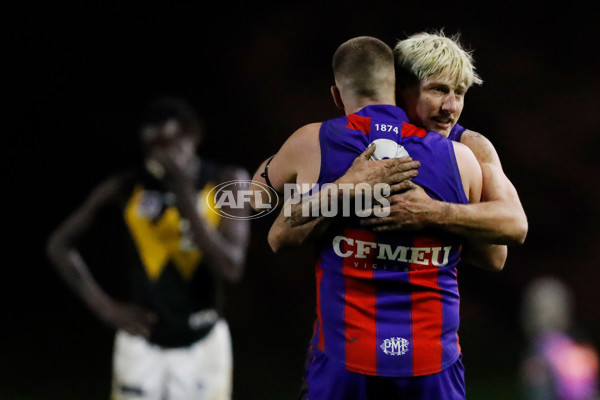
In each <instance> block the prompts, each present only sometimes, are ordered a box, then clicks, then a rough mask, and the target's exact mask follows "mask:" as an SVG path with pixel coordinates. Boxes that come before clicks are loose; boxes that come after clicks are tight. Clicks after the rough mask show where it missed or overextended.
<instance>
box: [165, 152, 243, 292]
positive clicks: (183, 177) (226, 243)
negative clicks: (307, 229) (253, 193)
mask: <svg viewBox="0 0 600 400" xmlns="http://www.w3.org/2000/svg"><path fill="white" fill-rule="evenodd" d="M155 159H156V161H158V163H159V164H160V165H161V166H162V168H163V169H164V178H163V181H164V183H165V186H167V188H169V189H170V190H171V191H172V192H173V193H174V194H175V205H176V207H177V209H178V210H179V212H180V214H181V216H182V217H183V218H184V219H185V220H186V221H188V222H189V223H190V232H191V233H192V239H193V241H194V244H195V245H196V247H198V248H199V249H200V250H201V251H202V254H203V256H204V257H206V260H207V265H208V267H209V268H210V269H211V270H212V271H213V273H215V274H216V275H217V276H221V277H223V278H225V279H227V280H229V281H232V282H237V281H239V280H240V279H241V277H242V275H243V270H244V265H245V259H246V251H247V247H248V242H249V237H250V222H249V220H248V219H247V217H248V216H249V215H250V212H251V210H250V207H249V206H247V205H246V206H245V207H239V208H235V207H230V206H226V205H223V206H222V207H220V209H221V211H222V212H225V213H227V214H228V215H231V216H233V217H237V218H221V220H220V222H219V226H218V228H216V229H214V228H212V227H211V226H210V225H209V224H208V223H207V222H206V221H205V219H204V218H202V217H201V216H200V214H199V213H198V209H197V201H196V198H197V197H196V189H195V188H194V177H193V176H190V175H189V174H186V173H185V168H184V167H183V165H179V164H180V163H178V162H177V154H171V152H169V151H165V152H162V153H160V154H158V155H156V156H155ZM249 178H250V175H249V174H248V172H247V171H246V170H244V169H242V168H238V167H236V168H234V167H227V168H225V169H224V170H223V171H222V172H221V174H220V179H219V182H216V184H219V183H223V182H228V181H236V180H238V181H246V182H247V181H248V180H249ZM238 190H239V187H238V186H237V185H231V191H232V196H233V198H234V199H235V198H237V191H238ZM209 212H214V211H212V210H210V211H209Z"/></svg>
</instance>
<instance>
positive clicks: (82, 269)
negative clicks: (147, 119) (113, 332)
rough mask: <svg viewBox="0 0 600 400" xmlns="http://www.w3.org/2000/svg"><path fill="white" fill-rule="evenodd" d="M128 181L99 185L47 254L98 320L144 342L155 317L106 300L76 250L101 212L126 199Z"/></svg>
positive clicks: (124, 177) (52, 237)
mask: <svg viewBox="0 0 600 400" xmlns="http://www.w3.org/2000/svg"><path fill="white" fill-rule="evenodd" d="M130 178H131V177H128V176H127V175H126V174H123V175H115V176H113V177H111V178H109V179H107V180H106V181H105V182H103V183H101V184H100V185H98V186H97V187H96V188H95V189H94V190H93V191H92V192H91V194H90V195H89V196H88V198H87V200H86V201H85V202H84V203H83V205H81V206H80V207H79V208H78V209H77V210H75V211H74V212H73V213H72V214H71V215H70V216H69V217H68V218H67V219H66V220H65V221H64V222H63V223H62V224H61V225H60V226H59V227H58V228H57V229H56V230H55V231H54V232H53V233H52V234H51V235H50V238H49V240H48V243H47V252H48V256H49V258H50V260H51V261H52V263H53V264H54V266H55V267H56V268H57V269H58V272H59V274H60V276H61V277H62V278H63V280H64V281H65V282H66V283H67V285H68V286H69V287H70V288H71V289H72V290H73V291H74V292H75V293H76V294H77V295H79V296H80V297H81V298H82V299H83V301H84V303H85V304H86V305H87V306H88V307H89V308H90V309H91V310H92V311H93V312H94V313H95V314H96V315H97V316H98V318H100V319H101V320H102V321H103V322H105V323H106V324H108V325H109V326H111V327H114V328H118V329H123V330H125V331H127V332H129V333H131V334H133V335H142V336H144V337H146V338H147V337H149V335H150V330H151V326H152V324H153V323H154V322H155V321H156V316H155V315H154V314H153V313H151V312H150V311H148V310H145V309H142V308H140V307H138V306H135V305H133V304H125V303H122V302H119V301H117V300H115V299H113V298H112V297H111V296H109V295H108V294H107V293H106V292H105V291H104V290H103V289H102V288H101V287H100V285H99V284H98V283H97V282H96V280H94V278H93V277H92V274H91V273H90V270H89V268H88V265H87V263H86V262H85V260H84V259H83V257H82V256H81V254H80V252H79V250H78V249H77V245H78V241H79V240H80V239H81V238H82V237H83V236H84V235H85V234H86V233H87V232H88V231H89V230H90V229H91V228H92V226H93V225H94V222H95V221H96V220H97V218H98V215H99V212H100V211H101V209H102V208H103V207H105V206H108V205H109V204H111V203H112V202H114V201H117V200H118V199H119V198H120V197H121V196H126V195H127V194H126V190H127V187H128V186H129V179H130Z"/></svg>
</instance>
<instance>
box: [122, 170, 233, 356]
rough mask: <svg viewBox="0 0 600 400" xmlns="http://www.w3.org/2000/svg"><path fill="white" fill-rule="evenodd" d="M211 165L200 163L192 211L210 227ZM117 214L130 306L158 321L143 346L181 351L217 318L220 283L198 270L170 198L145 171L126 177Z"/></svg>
mask: <svg viewBox="0 0 600 400" xmlns="http://www.w3.org/2000/svg"><path fill="white" fill-rule="evenodd" d="M217 179H218V168H217V165H215V164H212V163H209V162H208V161H205V160H202V161H200V163H199V173H198V176H197V181H196V185H195V186H196V190H197V196H198V197H197V204H198V209H199V212H200V214H201V216H202V217H203V218H205V220H206V221H208V224H209V225H211V226H213V227H216V226H218V224H219V216H218V215H217V214H215V213H214V212H211V211H210V210H209V208H208V206H207V205H206V201H205V200H206V196H207V194H208V192H209V191H210V189H211V188H212V187H213V186H214V185H215V184H218V183H219V182H218V180H217ZM123 200H124V201H123V203H122V204H121V206H120V207H121V213H122V218H123V222H124V224H125V229H124V230H125V233H126V237H128V238H129V239H128V243H129V246H128V247H129V251H128V253H129V257H128V259H127V260H128V263H129V266H128V267H130V282H131V287H130V290H129V292H130V301H132V302H133V303H135V304H138V305H140V306H142V307H145V308H147V309H149V310H151V311H152V312H154V313H155V314H156V315H157V317H158V322H157V323H156V324H155V325H154V327H153V330H152V332H151V336H150V339H149V341H150V342H152V343H155V344H157V345H159V346H162V347H182V346H187V345H190V344H192V343H193V342H195V341H197V340H198V339H200V338H202V337H203V336H204V335H206V334H207V333H208V332H209V331H210V329H211V328H212V327H213V325H214V323H215V322H216V321H217V319H218V315H219V308H220V296H221V293H220V292H221V289H220V283H219V281H218V280H217V278H216V277H215V276H213V274H212V273H211V272H210V271H209V269H208V268H207V267H206V266H204V265H203V255H202V251H201V250H200V249H198V248H197V247H196V246H195V244H194V243H193V241H192V238H191V233H190V232H189V223H188V222H187V221H186V220H184V219H182V218H181V216H180V215H179V212H178V210H177V208H176V207H175V204H174V201H175V198H174V195H173V194H172V193H170V192H168V191H167V190H166V188H165V187H164V186H163V184H162V183H161V182H160V181H159V180H157V179H156V178H154V177H153V176H151V175H150V174H149V173H147V172H145V170H142V171H139V172H137V173H136V174H135V176H134V177H133V178H132V180H131V183H130V191H129V195H128V197H127V198H125V199H123Z"/></svg>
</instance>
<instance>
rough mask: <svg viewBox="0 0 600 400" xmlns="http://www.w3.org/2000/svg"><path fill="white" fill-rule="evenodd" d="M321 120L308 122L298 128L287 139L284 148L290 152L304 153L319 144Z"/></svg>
mask: <svg viewBox="0 0 600 400" xmlns="http://www.w3.org/2000/svg"><path fill="white" fill-rule="evenodd" d="M321 125H322V123H321V122H314V123H310V124H306V125H303V126H301V127H300V128H298V129H296V131H294V133H292V134H291V135H290V137H289V138H288V139H287V140H286V141H285V143H284V145H283V146H282V150H284V151H285V152H286V153H289V154H296V153H299V154H302V153H305V152H307V151H309V152H310V151H311V150H314V148H315V146H319V132H320V130H321Z"/></svg>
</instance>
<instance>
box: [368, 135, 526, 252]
mask: <svg viewBox="0 0 600 400" xmlns="http://www.w3.org/2000/svg"><path fill="white" fill-rule="evenodd" d="M461 143H463V144H465V145H466V146H467V147H469V148H470V149H471V151H472V152H473V153H474V154H475V157H476V158H477V161H478V162H479V165H480V166H481V171H482V174H483V182H484V185H483V189H482V195H481V202H480V203H478V204H451V203H444V202H440V201H436V200H433V199H431V198H430V197H429V196H428V195H427V194H426V193H425V191H423V190H422V189H421V188H419V187H418V186H416V185H414V186H413V187H412V189H411V190H408V191H406V192H404V193H401V194H397V195H394V196H391V197H390V199H389V200H390V202H391V203H392V204H393V208H392V210H393V211H392V214H391V215H390V216H389V217H386V218H385V219H379V218H371V219H369V220H366V221H365V223H367V224H369V225H371V226H373V227H374V229H375V230H376V231H377V230H380V231H383V230H396V229H421V228H423V227H437V228H441V229H444V230H446V231H448V232H451V233H456V234H460V235H462V236H465V237H467V238H470V239H472V240H479V241H482V242H485V243H495V244H507V245H514V244H522V243H523V241H524V240H525V236H526V234H527V218H526V216H525V212H524V210H523V207H522V205H521V202H520V200H519V197H518V194H517V191H516V189H515V188H514V186H513V185H512V183H511V182H510V180H509V179H508V178H507V177H506V175H505V174H504V172H503V170H502V166H501V163H500V159H499V157H498V154H497V153H496V150H495V149H494V147H493V145H492V144H491V142H490V141H489V140H488V139H486V138H485V137H483V136H482V135H480V134H478V133H475V132H472V131H466V132H465V133H464V134H463V137H462V141H461Z"/></svg>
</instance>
